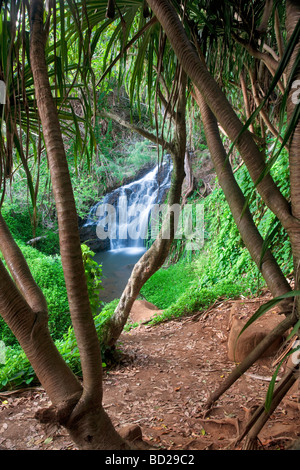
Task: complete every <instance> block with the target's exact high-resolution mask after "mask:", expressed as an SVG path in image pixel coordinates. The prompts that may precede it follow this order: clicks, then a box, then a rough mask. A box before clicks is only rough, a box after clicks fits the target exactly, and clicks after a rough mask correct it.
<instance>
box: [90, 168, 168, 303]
mask: <svg viewBox="0 0 300 470" xmlns="http://www.w3.org/2000/svg"><path fill="white" fill-rule="evenodd" d="M159 171H161V170H160V169H159V168H158V167H156V168H154V169H153V170H151V171H149V172H148V173H147V174H146V175H145V176H144V177H143V178H140V179H139V180H137V181H134V182H132V183H130V184H127V185H124V186H122V187H121V188H118V189H116V190H115V191H113V192H111V193H109V194H107V195H106V196H105V198H104V200H103V201H101V202H100V203H98V204H96V205H95V206H94V207H92V209H91V211H90V215H89V217H88V220H87V221H86V223H85V226H87V225H97V233H98V230H99V228H100V230H101V231H102V234H103V232H104V231H105V229H108V231H107V233H106V235H109V239H110V249H109V250H107V251H100V252H98V253H96V255H95V257H94V259H95V261H97V262H98V263H99V264H101V265H102V272H103V280H102V286H103V287H104V290H103V291H102V292H101V294H100V298H101V300H103V301H105V302H110V301H111V300H113V299H115V298H119V297H120V295H121V294H122V292H123V290H124V288H125V286H126V284H127V281H128V279H129V277H130V275H131V272H132V269H133V267H134V265H135V263H137V261H138V260H139V259H140V258H141V256H142V255H143V254H144V253H145V251H146V246H145V240H146V239H147V230H148V223H149V215H150V212H151V209H152V207H153V205H154V204H160V203H161V202H162V200H163V199H164V196H165V194H166V191H167V190H168V188H169V187H170V184H171V173H172V168H171V166H170V165H169V164H168V163H164V165H163V171H164V173H163V177H162V175H160V179H159V178H158V177H159ZM100 214H101V215H100ZM99 215H100V216H99Z"/></svg>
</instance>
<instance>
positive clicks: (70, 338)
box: [0, 300, 118, 390]
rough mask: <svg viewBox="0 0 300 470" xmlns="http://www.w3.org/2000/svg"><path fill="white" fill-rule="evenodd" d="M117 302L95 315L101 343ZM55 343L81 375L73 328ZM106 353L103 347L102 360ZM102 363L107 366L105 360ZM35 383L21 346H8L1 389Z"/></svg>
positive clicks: (1, 370) (0, 367) (0, 377)
mask: <svg viewBox="0 0 300 470" xmlns="http://www.w3.org/2000/svg"><path fill="white" fill-rule="evenodd" d="M117 304H118V300H114V301H112V302H110V303H109V304H107V305H105V307H104V308H103V309H102V311H101V312H100V313H99V314H98V315H97V316H95V317H94V322H95V327H96V330H97V334H98V338H99V341H100V343H101V342H102V338H103V333H104V331H105V327H106V325H107V323H108V321H109V319H110V318H111V316H112V315H113V313H114V310H115V308H116V306H117ZM55 345H56V347H57V349H58V351H59V353H60V354H61V356H62V357H63V359H64V360H65V362H66V363H67V364H68V366H69V367H70V369H71V370H72V371H73V372H74V374H76V375H78V376H81V374H82V371H81V363H80V355H79V350H78V346H77V342H76V338H75V334H74V330H73V328H72V327H69V328H68V330H67V332H66V333H65V334H63V335H62V338H61V339H59V340H56V341H55ZM105 354H106V350H105V349H104V348H102V360H105ZM102 365H103V367H106V364H105V363H104V362H103V364H102ZM33 383H37V377H36V375H35V373H34V370H33V368H32V366H31V365H30V362H29V361H28V359H27V358H26V356H25V354H24V352H23V350H22V349H21V348H20V347H14V348H12V347H7V348H6V361H5V364H0V390H3V389H4V388H5V389H14V388H17V387H21V386H26V385H29V384H33Z"/></svg>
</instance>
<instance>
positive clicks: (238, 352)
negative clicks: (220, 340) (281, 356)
mask: <svg viewBox="0 0 300 470" xmlns="http://www.w3.org/2000/svg"><path fill="white" fill-rule="evenodd" d="M247 321H248V318H247V319H239V318H233V320H232V326H231V330H230V333H229V337H228V344H227V346H228V359H229V360H230V361H234V362H241V361H243V359H245V357H247V356H248V354H249V353H250V352H251V351H252V350H253V349H254V348H255V346H257V345H258V343H260V341H261V340H262V339H263V338H264V337H265V336H267V334H268V333H270V332H271V331H272V330H273V329H274V328H275V327H276V326H277V325H278V324H279V323H280V322H281V321H282V317H281V316H280V315H278V314H274V313H265V314H264V315H263V316H262V317H261V318H259V319H258V320H256V321H255V322H254V323H252V325H250V326H249V327H248V328H247V329H246V330H245V331H244V332H243V333H242V334H241V336H240V337H239V338H238V335H239V334H240V332H241V330H242V328H243V326H244V325H245V324H246V322H247ZM237 338H238V339H237ZM282 340H283V338H278V339H277V340H276V341H274V343H273V344H272V345H271V346H270V347H269V348H268V350H267V351H265V353H264V354H263V357H268V356H271V355H273V354H275V353H276V351H277V350H278V347H279V346H280V344H281V343H282Z"/></svg>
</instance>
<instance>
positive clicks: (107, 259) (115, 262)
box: [94, 247, 146, 302]
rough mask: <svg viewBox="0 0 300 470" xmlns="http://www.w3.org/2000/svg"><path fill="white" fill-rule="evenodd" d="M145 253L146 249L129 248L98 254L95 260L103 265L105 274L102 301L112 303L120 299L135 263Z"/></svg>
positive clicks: (101, 294)
mask: <svg viewBox="0 0 300 470" xmlns="http://www.w3.org/2000/svg"><path fill="white" fill-rule="evenodd" d="M145 251H146V248H144V247H128V248H120V249H116V250H109V251H101V252H99V253H96V255H95V256H94V260H95V261H97V263H99V264H101V265H102V274H103V279H102V286H103V287H104V290H102V291H101V293H100V299H101V300H103V301H104V302H110V301H112V300H114V299H118V298H120V296H121V294H122V292H123V290H124V288H125V286H126V284H127V281H128V279H129V277H130V275H131V272H132V269H133V267H134V265H135V263H137V261H138V260H139V259H140V258H141V257H142V256H143V254H144V253H145Z"/></svg>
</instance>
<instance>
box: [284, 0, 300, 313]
mask: <svg viewBox="0 0 300 470" xmlns="http://www.w3.org/2000/svg"><path fill="white" fill-rule="evenodd" d="M299 19H300V5H299V2H298V1H297V0H287V2H286V30H287V39H289V38H290V37H291V35H292V33H293V31H294V29H295V27H296V25H297V23H298V21H299ZM299 51H300V39H299V40H298V44H297V45H296V47H295V49H294V52H293V54H292V57H291V60H290V63H289V65H288V76H290V74H291V71H292V68H293V65H294V64H295V60H296V59H297V55H298V54H299ZM299 80H300V64H298V67H297V69H296V70H295V72H294V77H293V80H292V83H294V82H296V83H299V82H298V81H299ZM298 88H299V87H298ZM294 92H295V89H293V88H291V90H290V93H289V97H288V103H287V117H288V121H289V120H290V119H291V117H292V115H293V112H294V109H295V107H296V105H297V102H296V100H295V94H294ZM298 96H299V95H298ZM289 164H290V184H291V208H292V215H293V217H295V219H297V220H300V121H298V123H297V125H296V127H295V130H294V132H293V134H292V136H291V138H290V141H289ZM290 240H291V245H292V252H293V257H294V272H295V280H296V286H295V289H299V288H300V280H299V274H300V228H299V227H298V226H296V227H295V226H293V229H292V231H291V233H290ZM298 299H299V297H298ZM297 306H298V308H297V314H298V316H299V317H300V303H299V300H298V303H297Z"/></svg>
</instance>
